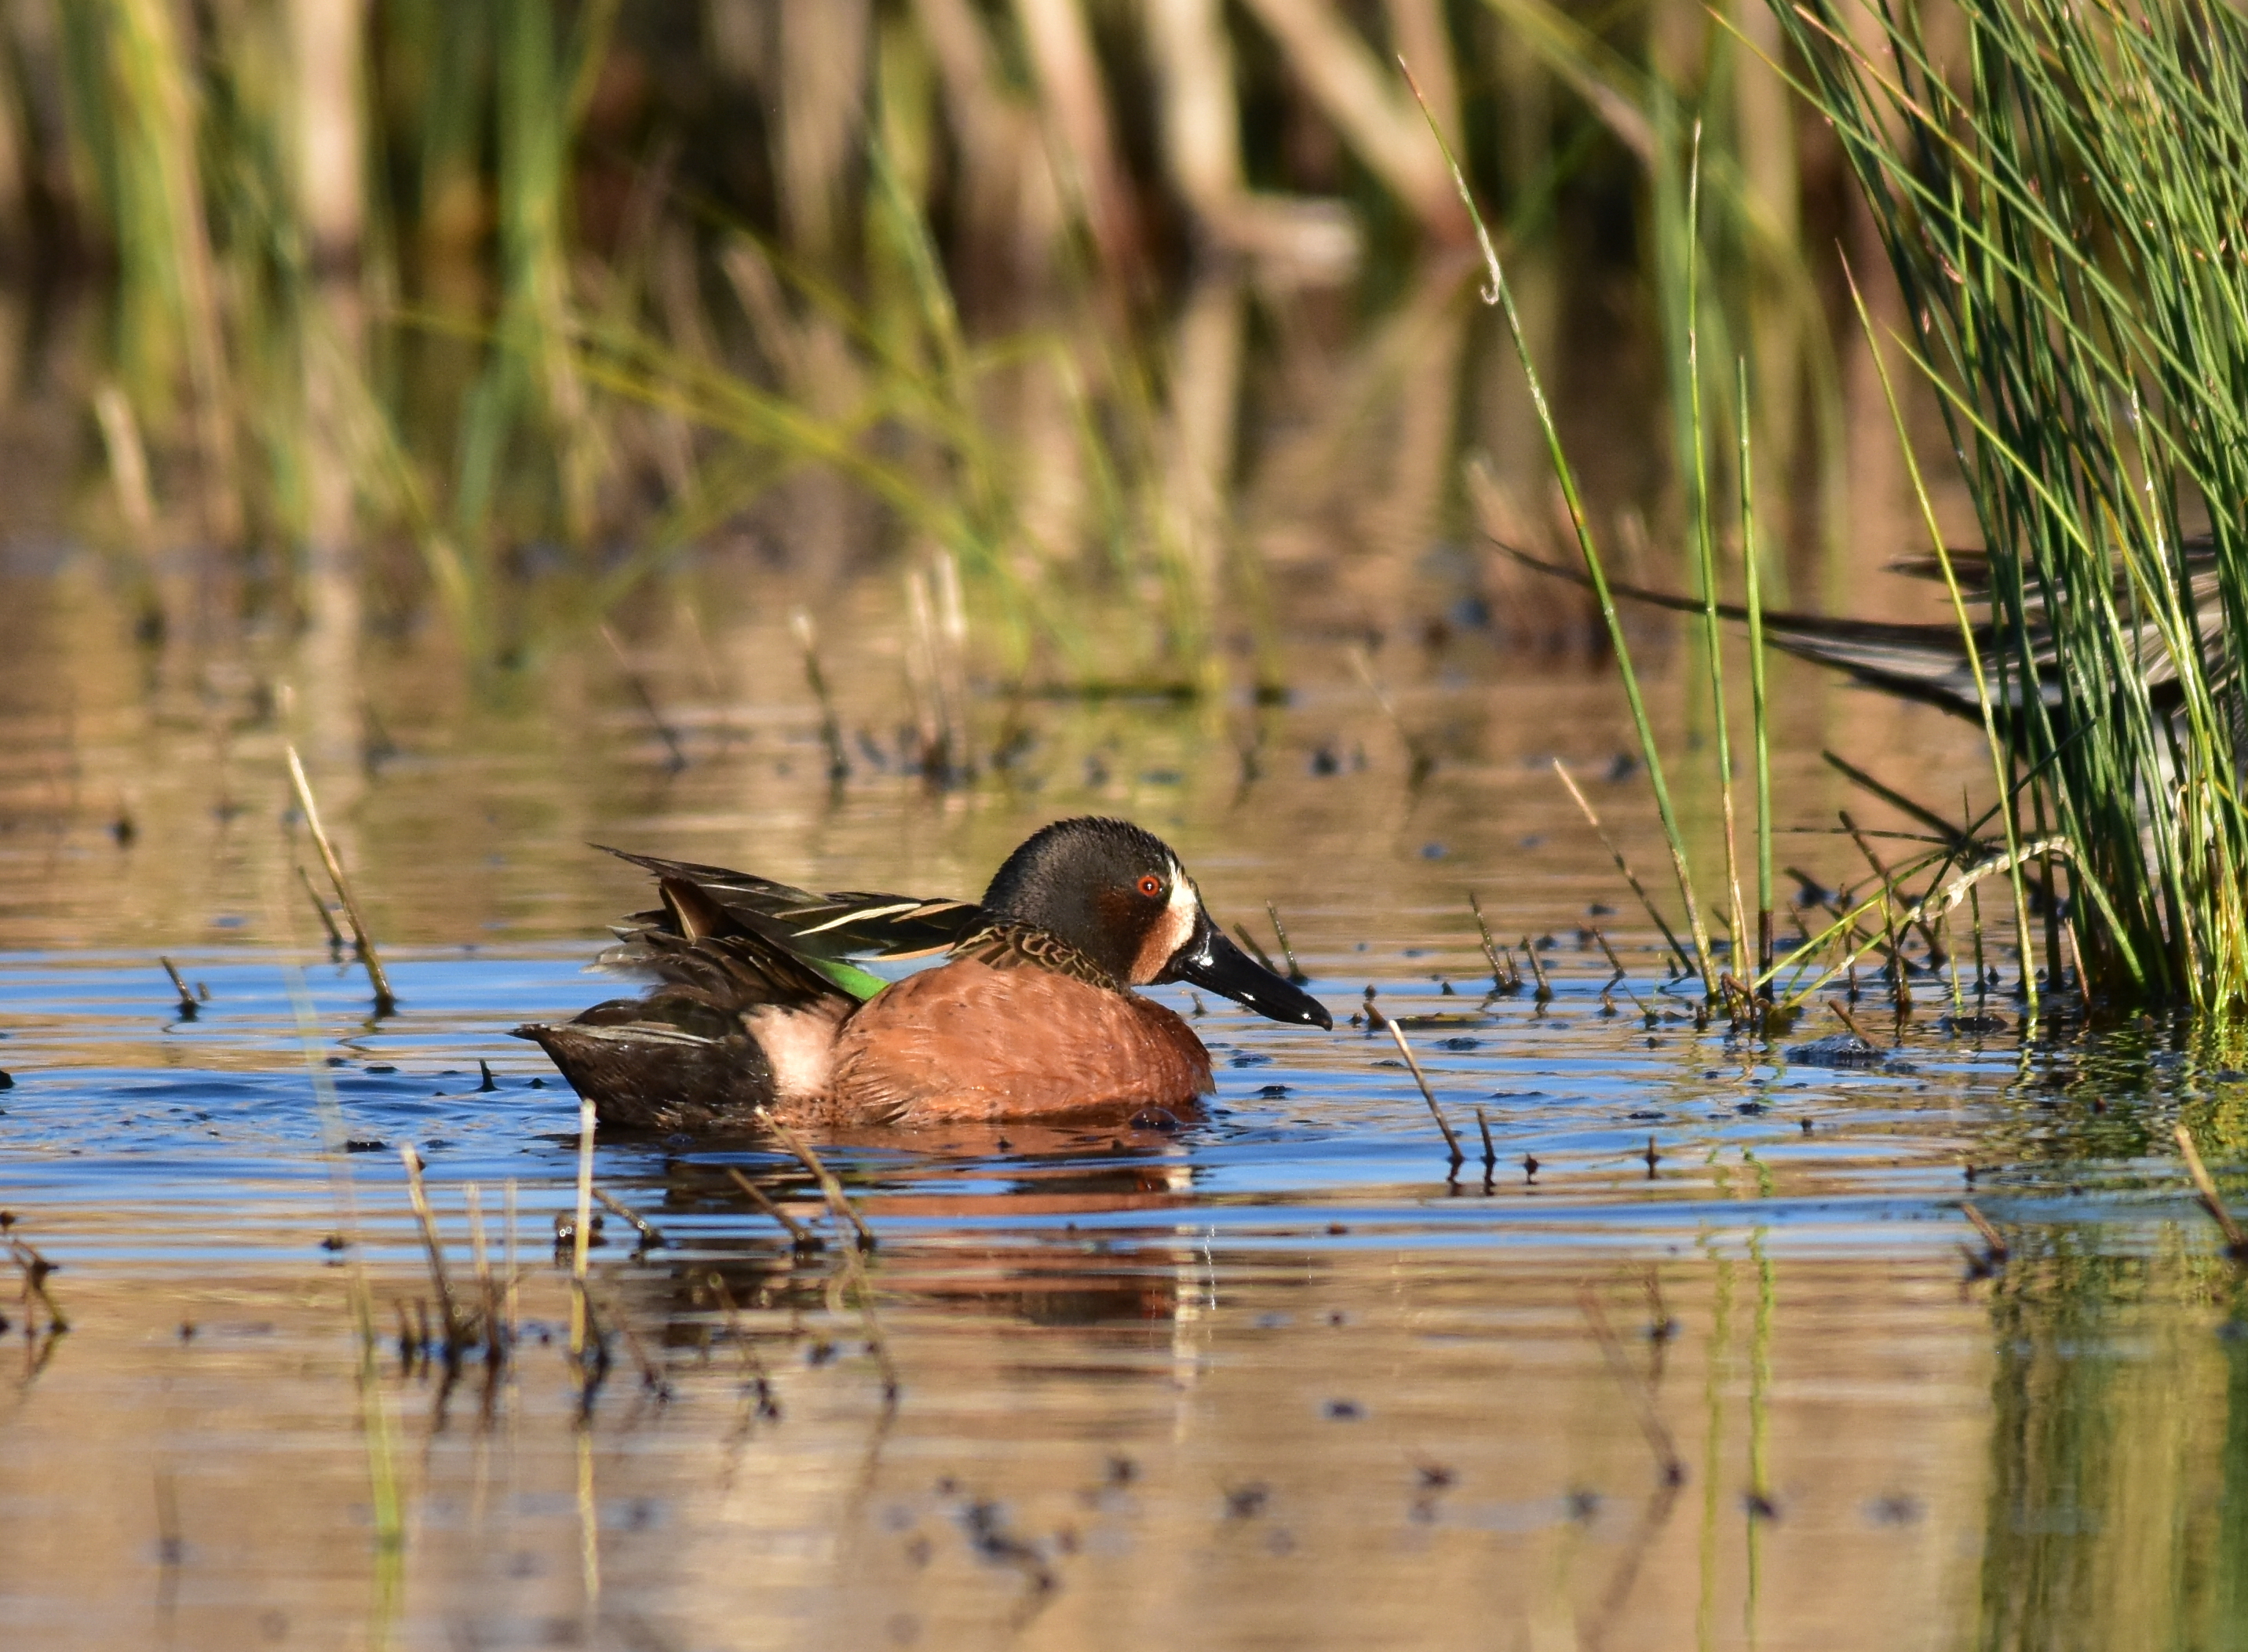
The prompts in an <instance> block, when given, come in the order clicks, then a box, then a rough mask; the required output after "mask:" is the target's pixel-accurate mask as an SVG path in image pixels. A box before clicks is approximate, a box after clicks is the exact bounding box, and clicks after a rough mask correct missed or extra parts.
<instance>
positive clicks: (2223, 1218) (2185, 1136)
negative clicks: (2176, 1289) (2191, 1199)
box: [2176, 1123, 2248, 1262]
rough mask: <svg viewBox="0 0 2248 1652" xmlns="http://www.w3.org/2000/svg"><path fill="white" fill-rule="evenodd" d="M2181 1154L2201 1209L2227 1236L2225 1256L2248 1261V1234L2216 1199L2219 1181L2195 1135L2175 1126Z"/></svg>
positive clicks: (2222, 1202) (2221, 1202) (2238, 1260)
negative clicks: (2206, 1212) (2202, 1154)
mask: <svg viewBox="0 0 2248 1652" xmlns="http://www.w3.org/2000/svg"><path fill="white" fill-rule="evenodd" d="M2176 1135H2177V1144H2178V1151H2179V1152H2180V1153H2182V1154H2183V1155H2185V1171H2186V1174H2187V1175H2188V1176H2191V1177H2192V1178H2193V1190H2194V1191H2195V1192H2196V1193H2197V1194H2199V1195H2200V1196H2201V1208H2202V1209H2203V1210H2206V1211H2208V1212H2209V1214H2210V1219H2211V1220H2213V1221H2214V1222H2215V1223H2216V1224H2217V1227H2218V1228H2219V1229H2221V1230H2223V1231H2224V1250H2225V1253H2226V1254H2227V1255H2228V1256H2230V1257H2231V1258H2232V1259H2233V1260H2234V1261H2236V1262H2248V1233H2243V1232H2242V1231H2241V1230H2240V1224H2238V1222H2236V1221H2234V1220H2233V1219H2232V1212H2231V1211H2230V1210H2226V1209H2225V1208H2224V1200H2223V1199H2221V1198H2219V1197H2218V1196H2217V1182H2216V1180H2215V1178H2213V1177H2212V1176H2210V1174H2209V1167H2208V1166H2207V1165H2205V1164H2203V1162H2201V1149H2200V1148H2197V1147H2196V1146H2194V1143H2193V1132H2192V1131H2190V1130H2189V1129H2187V1128H2185V1126H2184V1125H2183V1123H2181V1124H2179V1125H2177V1126H2176Z"/></svg>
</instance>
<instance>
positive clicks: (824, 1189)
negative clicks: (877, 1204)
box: [757, 1107, 874, 1251]
mask: <svg viewBox="0 0 2248 1652" xmlns="http://www.w3.org/2000/svg"><path fill="white" fill-rule="evenodd" d="M757 1121H758V1122H759V1123H760V1124H763V1125H764V1127H765V1128H767V1129H769V1130H771V1132H772V1133H773V1134H774V1135H776V1136H778V1138H779V1139H780V1144H781V1146H783V1147H785V1148H787V1149H788V1150H789V1151H790V1152H791V1153H792V1154H794V1155H796V1157H797V1159H798V1162H800V1163H802V1165H803V1166H804V1168H805V1169H807V1170H809V1171H811V1172H812V1180H813V1181H815V1182H819V1191H820V1194H821V1196H823V1197H825V1198H826V1201H827V1208H828V1209H829V1210H833V1212H834V1213H835V1216H836V1219H837V1220H839V1221H842V1222H847V1223H849V1224H851V1226H852V1227H853V1228H855V1229H857V1230H858V1234H859V1248H860V1250H861V1251H871V1250H873V1249H874V1229H872V1228H870V1227H868V1226H867V1223H866V1219H865V1218H864V1217H861V1216H860V1214H859V1212H858V1209H857V1207H855V1206H854V1205H853V1204H852V1203H851V1201H850V1199H849V1197H848V1196H846V1194H845V1193H844V1191H843V1184H842V1183H841V1182H838V1181H837V1180H836V1179H835V1173H834V1172H833V1171H832V1170H830V1169H828V1168H827V1167H826V1165H825V1164H822V1163H821V1162H819V1155H818V1154H816V1153H814V1152H813V1151H812V1148H811V1145H810V1144H809V1143H808V1142H806V1141H805V1139H804V1138H803V1137H802V1136H800V1135H798V1134H797V1133H796V1132H795V1131H793V1130H792V1129H790V1128H788V1126H786V1125H785V1124H783V1123H782V1122H781V1121H779V1120H778V1119H777V1118H775V1117H774V1116H773V1115H772V1112H771V1109H770V1108H766V1107H759V1108H758V1109H757Z"/></svg>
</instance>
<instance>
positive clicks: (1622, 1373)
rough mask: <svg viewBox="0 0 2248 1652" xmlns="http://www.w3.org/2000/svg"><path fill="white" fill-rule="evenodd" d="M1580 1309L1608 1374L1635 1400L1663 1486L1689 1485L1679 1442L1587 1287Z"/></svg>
mask: <svg viewBox="0 0 2248 1652" xmlns="http://www.w3.org/2000/svg"><path fill="white" fill-rule="evenodd" d="M1577 1306H1578V1307H1579V1308H1580V1310H1582V1312H1583V1313H1584V1316H1585V1320H1586V1322H1587V1324H1589V1325H1590V1326H1592V1328H1593V1340H1594V1341H1595V1342H1597V1343H1599V1344H1600V1357H1601V1358H1603V1359H1604V1360H1606V1361H1607V1367H1608V1373H1609V1374H1610V1375H1612V1376H1614V1378H1615V1380H1616V1381H1617V1383H1618V1385H1619V1386H1621V1388H1622V1389H1623V1391H1624V1392H1625V1393H1626V1394H1628V1395H1630V1396H1631V1401H1632V1409H1633V1410H1634V1411H1635V1413H1636V1414H1637V1415H1638V1417H1639V1429H1640V1432H1641V1433H1642V1434H1644V1435H1645V1436H1647V1443H1648V1449H1649V1450H1652V1451H1653V1452H1654V1453H1655V1466H1656V1467H1657V1468H1658V1469H1660V1470H1662V1484H1665V1485H1669V1486H1676V1485H1683V1484H1686V1463H1685V1459H1683V1457H1680V1456H1679V1455H1678V1445H1677V1442H1676V1441H1675V1440H1673V1439H1672V1438H1671V1436H1670V1429H1669V1427H1668V1426H1667V1425H1666V1424H1665V1423H1664V1422H1663V1421H1662V1416H1661V1415H1660V1414H1658V1413H1657V1412H1656V1410H1655V1396H1654V1395H1652V1394H1650V1393H1648V1388H1647V1384H1646V1382H1645V1381H1643V1380H1642V1379H1641V1376H1640V1374H1639V1373H1638V1372H1637V1371H1635V1370H1634V1369H1633V1368H1632V1363H1631V1361H1630V1360H1629V1359H1628V1358H1627V1357H1626V1355H1625V1354H1624V1351H1623V1344H1622V1342H1621V1340H1619V1339H1618V1338H1617V1336H1616V1333H1615V1327H1614V1326H1612V1325H1610V1324H1609V1323H1608V1316H1607V1310H1605V1309H1604V1308H1602V1307H1601V1306H1600V1299H1599V1298H1598V1297H1596V1296H1594V1295H1593V1292H1592V1287H1591V1286H1589V1285H1587V1286H1585V1287H1583V1288H1581V1289H1580V1290H1579V1291H1578V1292H1577Z"/></svg>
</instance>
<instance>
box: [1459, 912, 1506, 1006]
mask: <svg viewBox="0 0 2248 1652" xmlns="http://www.w3.org/2000/svg"><path fill="white" fill-rule="evenodd" d="M1468 910H1469V911H1470V912H1472V913H1474V914H1475V921H1476V929H1477V933H1478V934H1480V935H1481V936H1483V955H1484V957H1486V958H1488V959H1490V960H1491V985H1492V986H1493V987H1494V988H1496V989H1497V990H1498V991H1501V992H1504V991H1506V987H1507V974H1508V972H1507V971H1506V970H1504V969H1502V968H1501V967H1500V966H1499V962H1498V942H1497V941H1496V940H1494V939H1493V938H1492V936H1491V925H1490V924H1488V923H1486V922H1484V915H1483V902H1482V901H1478V900H1477V899H1476V892H1475V891H1474V890H1473V889H1470V890H1469V891H1468Z"/></svg>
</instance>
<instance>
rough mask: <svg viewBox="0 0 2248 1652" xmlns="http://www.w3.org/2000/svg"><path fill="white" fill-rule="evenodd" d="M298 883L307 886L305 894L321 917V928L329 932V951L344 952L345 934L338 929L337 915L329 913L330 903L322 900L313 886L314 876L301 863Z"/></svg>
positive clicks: (299, 864) (298, 869)
mask: <svg viewBox="0 0 2248 1652" xmlns="http://www.w3.org/2000/svg"><path fill="white" fill-rule="evenodd" d="M297 881H298V882H299V883H302V884H303V885H304V886H305V895H306V896H308V897H309V898H310V899H311V901H312V910H313V911H315V912H317V913H319V915H320V928H322V929H326V931H327V932H328V950H329V951H331V952H340V951H342V950H343V949H344V932H343V931H342V930H341V929H338V928H336V915H335V914H334V913H332V912H331V911H329V910H328V903H327V902H326V901H323V900H321V899H320V892H319V890H318V889H317V888H313V886H312V874H311V873H309V872H307V871H305V867H304V864H303V863H302V862H301V861H300V862H298V867H297Z"/></svg>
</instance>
